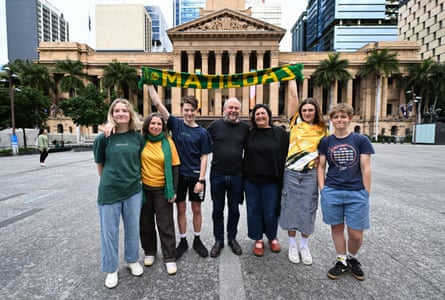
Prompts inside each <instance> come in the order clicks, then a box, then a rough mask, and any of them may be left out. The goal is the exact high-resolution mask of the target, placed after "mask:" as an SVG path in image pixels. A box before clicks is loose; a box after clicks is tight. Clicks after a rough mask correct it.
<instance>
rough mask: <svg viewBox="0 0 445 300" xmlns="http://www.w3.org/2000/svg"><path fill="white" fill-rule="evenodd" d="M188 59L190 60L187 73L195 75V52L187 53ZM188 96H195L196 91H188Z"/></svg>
mask: <svg viewBox="0 0 445 300" xmlns="http://www.w3.org/2000/svg"><path fill="white" fill-rule="evenodd" d="M187 58H188V67H187V72H189V73H195V53H194V52H187ZM187 95H189V96H194V95H195V89H188V90H187Z"/></svg>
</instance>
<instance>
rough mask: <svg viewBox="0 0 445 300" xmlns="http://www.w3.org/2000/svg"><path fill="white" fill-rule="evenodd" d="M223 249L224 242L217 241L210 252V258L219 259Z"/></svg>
mask: <svg viewBox="0 0 445 300" xmlns="http://www.w3.org/2000/svg"><path fill="white" fill-rule="evenodd" d="M222 248H224V242H220V241H216V242H215V244H214V245H213V247H212V249H211V250H210V257H218V256H219V254H220V253H221V250H222Z"/></svg>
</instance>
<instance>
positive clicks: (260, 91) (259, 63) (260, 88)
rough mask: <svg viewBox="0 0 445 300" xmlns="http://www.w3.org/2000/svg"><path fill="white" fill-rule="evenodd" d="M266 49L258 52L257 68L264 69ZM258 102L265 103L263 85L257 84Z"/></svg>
mask: <svg viewBox="0 0 445 300" xmlns="http://www.w3.org/2000/svg"><path fill="white" fill-rule="evenodd" d="M263 60H264V51H257V52H256V68H257V70H262V69H263V66H264V64H263ZM255 94H256V103H263V85H261V84H259V85H257V86H256V93H255Z"/></svg>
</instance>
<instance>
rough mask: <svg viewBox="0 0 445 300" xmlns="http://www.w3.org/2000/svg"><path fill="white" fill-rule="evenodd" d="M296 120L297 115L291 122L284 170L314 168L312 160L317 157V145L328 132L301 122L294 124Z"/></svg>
mask: <svg viewBox="0 0 445 300" xmlns="http://www.w3.org/2000/svg"><path fill="white" fill-rule="evenodd" d="M297 118H298V113H297V114H295V115H294V116H293V117H292V120H291V125H290V137H289V150H288V153H287V159H286V168H289V169H292V170H297V171H302V170H303V169H304V168H305V167H307V168H309V169H312V168H313V167H314V163H315V162H314V160H315V158H317V157H318V151H317V148H318V144H319V143H320V140H321V139H322V138H323V137H324V136H326V135H327V134H328V131H327V129H323V128H322V127H321V126H320V125H318V124H309V123H306V122H303V121H301V120H298V121H297V122H295V120H297Z"/></svg>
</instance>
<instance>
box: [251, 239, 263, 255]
mask: <svg viewBox="0 0 445 300" xmlns="http://www.w3.org/2000/svg"><path fill="white" fill-rule="evenodd" d="M253 254H255V255H256V256H263V255H264V243H263V241H262V240H259V241H256V242H255V246H254V247H253Z"/></svg>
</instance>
